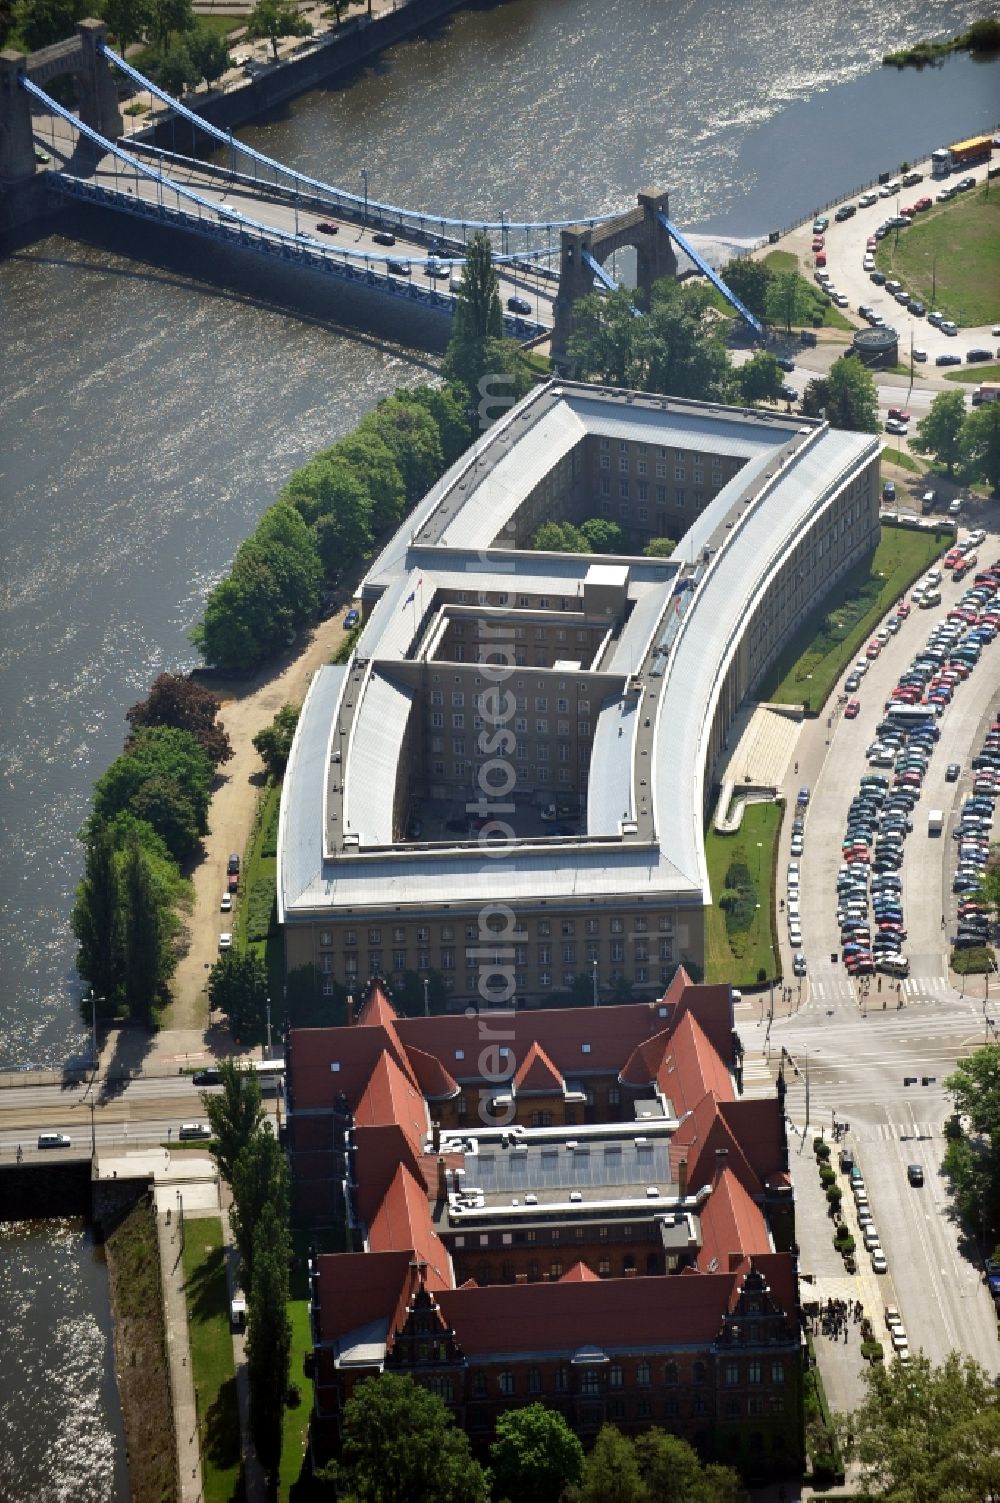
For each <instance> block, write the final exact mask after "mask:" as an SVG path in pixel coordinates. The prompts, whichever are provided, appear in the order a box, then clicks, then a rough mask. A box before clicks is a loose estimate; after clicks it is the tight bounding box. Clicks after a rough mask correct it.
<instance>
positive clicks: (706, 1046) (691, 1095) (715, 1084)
mask: <svg viewBox="0 0 1000 1503" xmlns="http://www.w3.org/2000/svg"><path fill="white" fill-rule="evenodd" d="M656 1078H657V1084H658V1086H659V1088H660V1090H661V1091H662V1092H663V1094H664V1095H665V1096H666V1097H667V1098H668V1099H669V1100H670V1101H671V1102H672V1103H673V1107H674V1111H675V1112H676V1113H677V1115H678V1117H680V1116H683V1114H684V1113H685V1112H687V1111H692V1110H693V1108H694V1107H695V1106H696V1105H697V1104H698V1102H699V1101H700V1100H701V1099H702V1097H703V1096H704V1095H705V1092H706V1091H714V1093H715V1095H716V1097H717V1098H718V1099H719V1100H721V1101H730V1100H732V1096H733V1084H732V1080H731V1079H730V1076H729V1071H728V1070H727V1068H726V1066H725V1065H724V1064H723V1062H722V1060H721V1059H720V1058H719V1056H718V1054H717V1053H716V1051H715V1048H714V1047H713V1045H712V1043H711V1041H710V1040H709V1038H708V1036H707V1034H706V1033H705V1031H704V1029H703V1028H702V1026H701V1023H700V1021H699V1019H698V1018H697V1017H695V1015H694V1014H693V1013H691V1012H688V1011H686V1010H685V1011H684V1012H682V1013H680V1015H679V1016H678V1018H677V1021H676V1024H675V1026H674V1027H673V1028H672V1029H671V1032H670V1042H669V1047H668V1048H667V1049H666V1050H665V1052H664V1054H663V1058H662V1061H661V1063H660V1067H659V1070H658V1071H657V1077H656Z"/></svg>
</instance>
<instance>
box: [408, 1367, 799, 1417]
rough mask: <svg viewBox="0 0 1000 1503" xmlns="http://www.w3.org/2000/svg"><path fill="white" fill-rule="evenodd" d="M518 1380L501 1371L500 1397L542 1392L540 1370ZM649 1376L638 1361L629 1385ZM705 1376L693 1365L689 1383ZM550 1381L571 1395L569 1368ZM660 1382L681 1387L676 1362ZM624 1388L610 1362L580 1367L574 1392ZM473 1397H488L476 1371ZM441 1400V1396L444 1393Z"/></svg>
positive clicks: (776, 1379) (780, 1377)
mask: <svg viewBox="0 0 1000 1503" xmlns="http://www.w3.org/2000/svg"><path fill="white" fill-rule="evenodd" d="M748 1366H749V1367H751V1368H754V1367H755V1368H757V1369H760V1367H761V1364H760V1363H759V1362H756V1363H749V1364H748ZM521 1377H522V1375H521V1374H520V1373H518V1372H515V1371H514V1370H513V1369H510V1368H506V1369H503V1370H502V1371H500V1372H499V1373H497V1375H496V1389H497V1392H498V1393H499V1394H500V1395H501V1397H502V1398H512V1397H513V1396H514V1394H516V1393H517V1392H518V1391H519V1388H520V1389H521V1391H524V1390H526V1391H527V1392H528V1393H529V1394H536V1393H542V1392H543V1391H544V1389H543V1376H542V1372H541V1369H540V1368H537V1367H529V1369H528V1371H527V1374H526V1375H524V1379H523V1388H522V1387H521V1384H519V1379H520V1378H521ZM652 1377H653V1373H652V1367H651V1366H650V1364H649V1363H648V1362H638V1363H637V1364H636V1366H635V1370H634V1373H633V1375H632V1383H633V1384H634V1386H635V1387H636V1388H649V1387H650V1386H651V1385H652ZM707 1377H708V1374H707V1371H706V1368H705V1364H704V1362H695V1363H694V1365H693V1367H692V1370H691V1381H692V1383H694V1384H704V1383H705V1382H706V1381H707ZM553 1378H554V1381H553V1388H554V1390H555V1392H556V1393H568V1392H570V1371H569V1368H567V1367H557V1368H556V1370H555V1373H554V1375H553ZM431 1381H432V1382H434V1381H437V1382H439V1383H440V1382H444V1383H448V1384H450V1383H451V1379H450V1378H437V1379H436V1380H435V1379H432V1380H431ZM751 1381H754V1380H751ZM756 1381H757V1382H758V1383H759V1382H761V1378H760V1376H758V1377H757V1379H756ZM771 1381H772V1383H774V1384H782V1383H784V1381H785V1364H784V1362H781V1361H775V1362H772V1363H771ZM663 1383H664V1386H665V1387H667V1388H676V1387H678V1386H679V1385H680V1371H679V1369H678V1366H677V1363H676V1362H668V1363H667V1364H666V1367H665V1368H664V1371H663ZM625 1386H626V1383H625V1369H624V1368H623V1367H622V1366H621V1364H620V1363H611V1364H610V1365H609V1366H607V1367H604V1366H600V1367H585V1368H583V1369H582V1371H581V1372H580V1373H579V1374H578V1385H577V1389H576V1391H577V1392H578V1393H581V1394H587V1395H591V1396H593V1397H600V1396H601V1395H602V1394H603V1393H604V1392H605V1390H606V1389H610V1390H612V1391H613V1390H616V1389H623V1388H624V1387H625ZM472 1396H473V1398H479V1399H482V1398H488V1397H489V1382H488V1380H487V1376H486V1374H485V1373H484V1372H477V1373H474V1374H473V1377H472ZM442 1397H444V1395H443V1394H442ZM774 1397H776V1398H779V1399H780V1395H775V1396H774ZM730 1402H736V1403H739V1402H740V1400H735V1401H734V1400H730ZM781 1407H782V1406H781V1404H780V1403H779V1404H778V1406H777V1408H775V1406H774V1404H773V1402H772V1413H779V1412H780V1411H781ZM695 1412H696V1413H698V1412H701V1413H703V1412H704V1410H700V1411H699V1410H695ZM750 1412H751V1413H758V1414H759V1413H762V1412H763V1411H762V1410H761V1409H755V1410H751V1411H750Z"/></svg>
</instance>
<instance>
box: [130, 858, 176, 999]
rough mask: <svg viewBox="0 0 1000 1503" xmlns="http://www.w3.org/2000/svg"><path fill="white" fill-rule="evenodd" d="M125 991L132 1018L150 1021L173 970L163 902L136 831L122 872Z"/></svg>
mask: <svg viewBox="0 0 1000 1503" xmlns="http://www.w3.org/2000/svg"><path fill="white" fill-rule="evenodd" d="M121 932H122V990H123V993H124V998H125V1006H126V1008H127V1010H128V1014H129V1016H130V1017H132V1018H141V1019H142V1020H143V1021H145V1022H149V1021H150V1020H151V1018H152V1015H153V1008H154V1005H155V1003H156V1002H157V1001H158V999H159V996H160V993H161V991H162V988H163V985H164V983H165V981H166V979H167V976H168V975H169V973H170V971H171V970H172V969H173V964H172V961H173V957H172V955H171V952H170V950H169V948H168V946H167V945H166V943H165V937H164V933H163V927H162V924H161V922H160V904H159V902H158V901H157V897H156V893H155V890H154V888H153V883H152V881H151V879H150V874H149V868H148V866H147V864H146V858H145V855H144V854H143V850H142V847H141V845H140V844H139V841H138V839H137V837H136V836H135V835H134V834H133V836H132V838H131V840H130V842H129V844H128V847H127V848H126V852H125V864H124V870H123V872H122V926H121Z"/></svg>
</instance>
